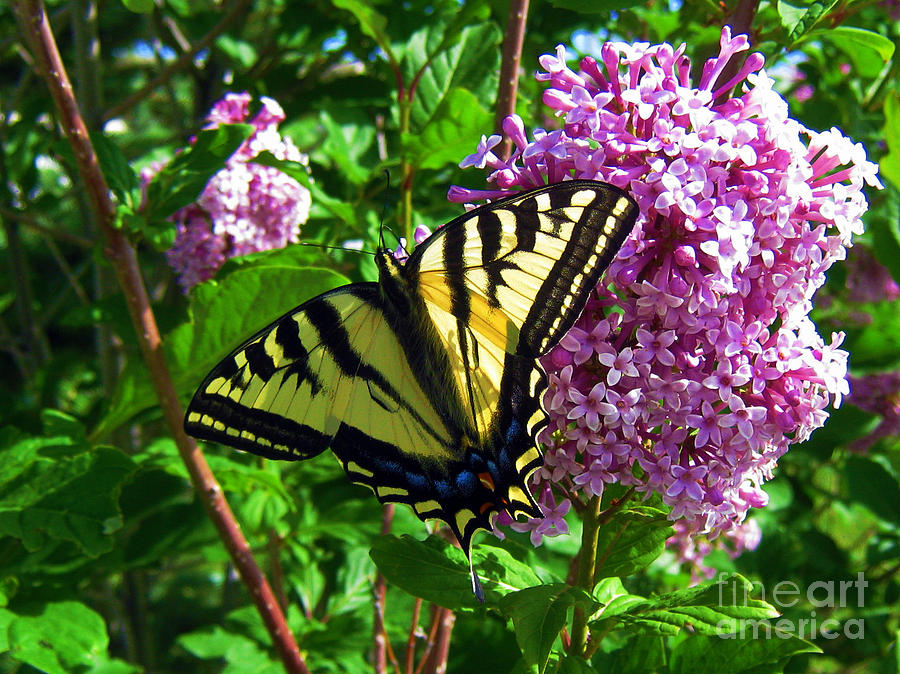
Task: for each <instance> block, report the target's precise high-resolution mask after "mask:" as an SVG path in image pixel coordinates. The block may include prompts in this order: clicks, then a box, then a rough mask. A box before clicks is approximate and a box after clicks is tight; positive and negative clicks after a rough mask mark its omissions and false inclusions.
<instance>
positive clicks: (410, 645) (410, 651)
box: [403, 597, 422, 674]
mask: <svg viewBox="0 0 900 674" xmlns="http://www.w3.org/2000/svg"><path fill="white" fill-rule="evenodd" d="M421 611H422V598H421V597H416V601H415V603H414V604H413V614H412V618H411V619H410V621H409V639H407V641H406V669H404V670H403V671H404V672H406V674H413V666H414V664H415V658H416V633H417V632H418V631H419V613H421Z"/></svg>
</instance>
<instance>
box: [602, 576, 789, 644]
mask: <svg viewBox="0 0 900 674" xmlns="http://www.w3.org/2000/svg"><path fill="white" fill-rule="evenodd" d="M752 589H753V586H752V584H751V583H750V581H748V580H746V579H745V578H743V577H742V576H739V575H736V574H735V575H732V576H728V577H725V578H721V579H719V580H718V581H716V582H710V583H704V584H702V585H698V586H696V587H692V588H688V589H685V590H678V591H675V592H668V593H666V594H662V595H659V596H657V597H651V598H643V597H638V596H636V595H630V594H620V595H618V596H615V597H614V598H613V599H612V600H611V601H609V602H608V603H607V604H606V606H604V607H603V609H602V610H601V611H600V612H599V618H598V619H597V620H595V621H593V622H592V623H591V628H592V629H598V630H606V629H609V620H610V619H612V618H615V619H616V620H619V621H621V622H623V623H624V624H626V625H628V626H630V627H631V628H632V629H635V630H636V631H639V632H641V633H644V634H646V633H650V634H660V635H674V634H677V633H678V632H679V631H680V630H681V629H682V628H684V627H685V626H688V625H690V627H691V629H692V630H693V631H694V632H695V633H698V634H712V635H721V634H729V633H731V632H732V631H733V629H732V628H735V627H738V628H739V627H740V625H741V624H742V623H743V622H744V621H748V620H749V621H759V620H765V619H768V618H774V617H776V616H777V615H778V611H776V610H775V608H773V607H772V606H770V605H769V604H767V603H766V602H764V601H761V600H759V599H754V598H752V597H751V596H750V594H751V592H752Z"/></svg>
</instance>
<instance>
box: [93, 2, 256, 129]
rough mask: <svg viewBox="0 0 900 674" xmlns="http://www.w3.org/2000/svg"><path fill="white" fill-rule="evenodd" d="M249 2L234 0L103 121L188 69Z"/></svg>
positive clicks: (110, 111) (122, 111)
mask: <svg viewBox="0 0 900 674" xmlns="http://www.w3.org/2000/svg"><path fill="white" fill-rule="evenodd" d="M250 1H251V0H235V3H234V4H233V5H232V6H231V9H230V10H228V12H227V13H226V14H225V16H223V17H222V18H221V19H219V23H217V24H216V25H215V26H213V28H212V30H210V31H209V32H208V33H207V34H206V35H204V36H203V37H202V38H200V39H199V40H198V41H197V42H195V43H194V44H193V46H192V47H191V50H190V51H187V52H185V53H184V54H182V55H181V56H179V57H178V58H177V59H175V60H174V61H173V62H172V64H171V65H170V66H169V67H168V68H166V69H165V70H163V71H162V72H161V73H159V74H158V75H157V76H156V77H154V78H153V79H152V80H150V81H149V82H147V84H145V85H144V86H143V87H141V88H140V89H138V90H137V91H135V92H134V93H133V94H131V96H129V97H128V98H126V99H125V100H124V101H121V102H120V103H117V104H116V105H114V106H113V107H111V108H110V109H109V110H107V111H106V113H105V114H104V115H103V119H105V120H108V119H112V118H113V117H118V116H119V115H121V114H123V113H124V112H126V111H127V110H130V109H131V108H132V107H134V106H135V105H136V104H137V103H139V102H140V101H142V100H144V99H145V98H147V96H149V95H150V94H151V93H152V92H153V91H155V90H156V89H157V88H159V87H161V86H162V85H164V84H165V83H166V82H168V81H169V80H170V79H172V77H173V76H174V75H175V74H177V73H179V72H181V71H182V70H184V69H185V68H188V67H190V66H191V65H192V63H193V60H194V57H195V56H196V55H197V54H198V53H199V52H201V51H202V50H204V49H206V48H207V47H209V46H210V45H211V44H212V43H213V41H215V39H216V38H217V37H219V35H221V34H222V33H223V32H224V31H225V29H226V28H228V26H229V24H231V22H233V21H234V20H235V19H237V18H238V17H239V16H240V15H241V13H242V12H243V11H244V10H245V9H246V8H247V6H248V5H249V4H250Z"/></svg>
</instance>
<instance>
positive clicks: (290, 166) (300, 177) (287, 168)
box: [247, 150, 311, 187]
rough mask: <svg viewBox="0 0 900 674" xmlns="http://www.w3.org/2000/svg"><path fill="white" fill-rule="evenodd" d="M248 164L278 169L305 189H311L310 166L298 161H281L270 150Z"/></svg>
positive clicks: (261, 153)
mask: <svg viewBox="0 0 900 674" xmlns="http://www.w3.org/2000/svg"><path fill="white" fill-rule="evenodd" d="M247 163H248V164H259V165H260V166H269V167H271V168H274V169H278V170H279V171H281V172H282V173H284V174H285V175H287V176H290V177H291V178H293V179H294V180H296V181H297V182H298V183H300V184H301V185H303V186H304V187H309V183H310V182H311V179H310V176H309V166H307V165H306V164H301V163H300V162H298V161H291V160H290V159H279V158H278V157H276V156H275V155H274V154H272V153H271V152H269V151H268V150H263V151H262V152H260V153H259V154H258V155H256V156H255V157H254V158H253V159H251V160H249V161H248V162H247Z"/></svg>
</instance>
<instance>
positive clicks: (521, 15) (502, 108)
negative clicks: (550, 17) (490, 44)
mask: <svg viewBox="0 0 900 674" xmlns="http://www.w3.org/2000/svg"><path fill="white" fill-rule="evenodd" d="M527 19H528V0H510V3H509V16H508V17H507V19H506V34H505V35H504V37H503V57H502V59H503V60H502V61H501V63H500V87H499V89H498V90H497V111H496V114H495V117H494V130H495V131H496V132H497V133H499V134H500V135H503V120H504V119H506V118H507V117H508V116H509V115H511V114H513V113H514V112H515V111H516V94H517V93H518V91H519V66H520V64H521V63H522V44H523V43H524V41H525V23H526V21H527ZM500 152H501V153H502V154H503V156H504V157H509V154H510V152H512V141H511V140H510V139H509V138H504V139H503V142H502V144H501V145H500Z"/></svg>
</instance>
